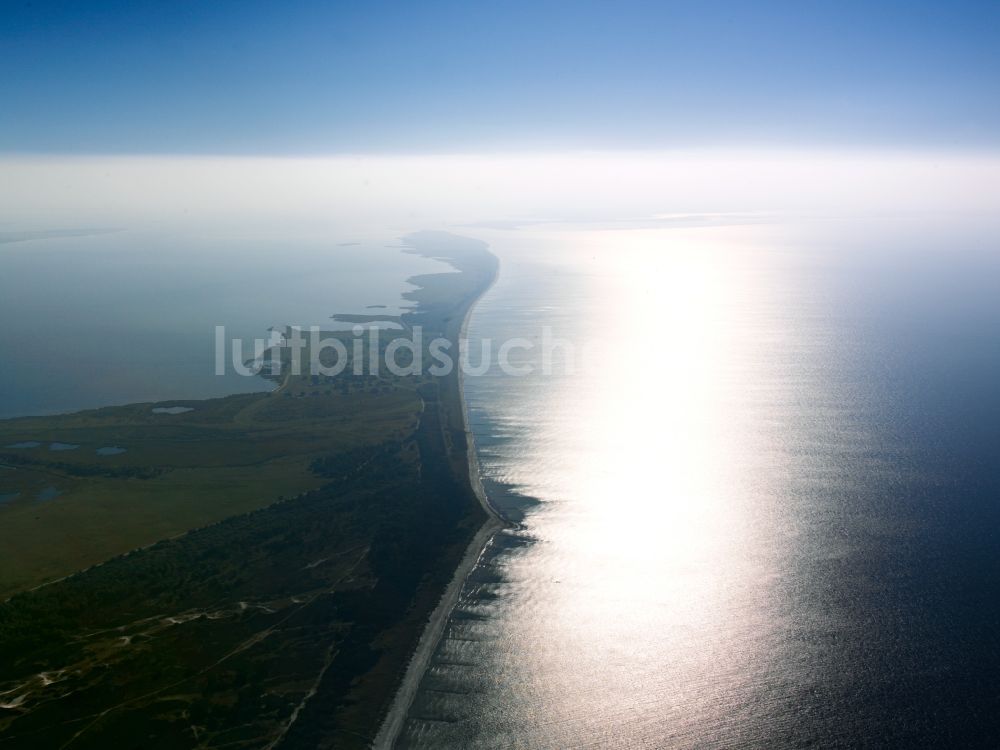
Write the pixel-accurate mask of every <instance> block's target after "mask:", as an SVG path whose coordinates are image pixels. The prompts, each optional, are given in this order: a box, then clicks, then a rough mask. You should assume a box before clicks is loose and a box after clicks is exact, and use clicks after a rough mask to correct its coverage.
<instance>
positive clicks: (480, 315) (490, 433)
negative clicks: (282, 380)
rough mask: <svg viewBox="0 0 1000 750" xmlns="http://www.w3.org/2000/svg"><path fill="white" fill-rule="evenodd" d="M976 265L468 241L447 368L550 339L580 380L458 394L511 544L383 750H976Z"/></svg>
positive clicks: (964, 232)
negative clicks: (481, 273)
mask: <svg viewBox="0 0 1000 750" xmlns="http://www.w3.org/2000/svg"><path fill="white" fill-rule="evenodd" d="M998 238H1000V233H997V232H996V231H994V230H993V229H988V230H981V229H976V230H973V229H971V228H970V227H969V226H967V225H966V224H964V223H961V222H954V223H952V224H945V225H941V224H936V225H935V224H929V223H924V224H921V225H917V224H916V223H914V222H907V221H902V220H885V221H881V222H878V221H871V222H864V223H860V222H859V223H854V224H851V223H846V222H833V221H831V222H826V223H820V224H813V225H811V226H803V227H793V226H788V227H775V226H764V227H717V228H711V229H692V230H669V231H664V230H651V229H649V230H643V229H636V230H631V231H612V230H608V231H601V230H592V231H587V232H579V231H572V230H566V231H555V230H553V231H546V232H542V231H538V232H532V231H528V230H524V231H521V232H518V233H506V234H504V233H496V234H494V235H491V236H490V237H489V238H488V239H490V240H491V241H492V242H493V245H494V247H495V249H496V250H497V251H498V253H499V254H500V255H501V257H502V275H501V279H500V281H499V283H498V284H497V286H496V287H494V289H493V290H492V291H491V292H490V293H489V294H488V296H487V297H486V298H484V300H483V301H482V302H481V303H480V305H479V306H478V307H477V308H476V310H475V312H474V314H473V317H472V320H471V325H470V330H469V336H470V339H471V342H472V347H473V348H472V350H473V351H477V349H476V342H477V341H479V340H481V339H483V338H486V337H489V338H493V339H504V338H505V337H507V336H522V337H528V338H532V337H533V336H535V334H536V332H538V331H539V329H540V328H541V327H543V326H551V327H552V329H553V331H554V333H555V334H556V335H557V336H559V337H562V338H565V339H566V340H569V341H572V342H575V343H577V344H581V343H582V342H587V341H594V342H597V343H596V351H597V353H598V356H597V358H596V360H595V361H594V362H592V363H591V364H590V365H588V366H584V367H579V368H577V370H576V371H575V372H573V373H567V372H565V371H562V372H560V371H559V369H558V368H556V371H555V374H554V375H553V376H551V377H545V376H541V375H532V376H527V377H512V376H509V375H504V374H502V373H501V372H499V370H498V368H496V367H494V368H493V370H492V371H491V372H490V374H489V375H487V376H483V377H478V378H475V377H470V378H467V379H466V386H465V387H466V394H467V397H468V401H469V404H470V410H471V416H472V424H473V429H474V431H475V433H476V439H477V441H478V450H479V457H480V462H481V465H482V468H483V472H484V474H485V477H486V483H487V486H488V489H489V491H490V492H491V494H492V496H493V497H494V498H495V500H496V501H497V502H498V503H499V504H500V505H503V506H505V507H507V508H508V509H512V510H513V511H514V512H517V513H523V514H524V521H523V526H522V528H520V529H517V530H511V531H507V532H503V533H501V534H500V535H499V536H498V537H497V538H496V539H495V540H494V543H493V545H492V546H491V547H490V548H489V549H488V550H487V551H486V553H485V554H484V556H483V558H482V560H481V562H480V565H479V566H478V568H477V569H476V570H475V571H474V573H473V574H472V575H471V577H470V579H469V580H468V581H467V583H466V586H465V590H464V592H463V596H462V600H461V603H460V604H459V606H458V607H457V609H456V610H455V611H454V613H453V614H452V617H451V620H450V623H449V626H448V629H447V632H446V637H445V639H444V640H443V641H442V643H441V644H440V645H439V647H438V650H437V653H436V656H435V658H434V661H433V664H432V667H431V668H430V670H429V671H428V672H427V673H426V675H425V676H424V679H423V682H422V685H421V690H420V692H419V694H418V696H417V699H416V700H415V702H414V704H413V706H412V708H411V710H410V713H409V717H408V720H407V723H406V726H405V729H404V733H403V736H402V738H401V741H400V745H401V746H403V747H415V748H437V747H453V748H469V747H476V748H511V747H521V748H553V749H554V748H569V747H594V748H606V747H629V748H640V747H648V748H663V747H688V748H705V747H719V748H723V747H724V748H734V747H760V748H785V747H787V748H791V747H845V748H846V747H887V746H896V747H900V746H937V747H960V746H963V747H970V746H981V747H995V746H996V740H997V737H1000V689H998V683H997V677H996V675H997V674H1000V472H998V471H997V466H998V465H1000V241H998ZM538 356H539V352H538V351H537V349H536V350H535V351H533V352H529V353H528V354H526V355H525V358H526V361H528V360H531V358H532V357H535V358H536V360H535V361H537V357H538ZM527 499H531V502H530V503H529V502H527Z"/></svg>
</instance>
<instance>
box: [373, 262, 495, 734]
mask: <svg viewBox="0 0 1000 750" xmlns="http://www.w3.org/2000/svg"><path fill="white" fill-rule="evenodd" d="M499 276H500V266H499V259H498V261H497V268H496V270H495V271H494V273H493V276H492V277H491V278H490V280H489V283H488V284H486V285H485V286H484V287H483V288H482V290H481V291H480V292H479V294H478V295H476V297H475V298H474V299H473V300H472V301H471V302H470V304H469V307H468V308H467V309H466V311H465V315H464V317H463V319H462V325H461V327H460V328H459V332H458V340H459V342H461V341H462V340H463V339H464V338H465V333H466V329H467V327H468V324H469V319H470V318H471V317H472V311H473V310H474V309H475V307H476V304H477V303H478V302H479V300H480V299H482V298H483V296H485V295H486V293H487V292H488V291H489V290H490V289H492V288H493V285H494V284H495V283H496V280H497V278H498V277H499ZM457 373H458V376H457V378H456V382H457V387H458V399H459V405H460V408H461V412H462V425H463V427H464V429H465V436H466V460H467V462H468V476H469V486H470V488H471V489H472V492H473V494H474V495H475V496H476V499H477V500H478V501H479V504H480V505H481V506H482V508H483V510H484V511H485V512H486V514H487V519H486V521H485V522H484V523H483V525H482V526H480V527H479V530H478V531H477V532H476V534H475V536H474V537H473V538H472V541H471V542H469V546H468V547H467V548H466V550H465V554H464V555H463V556H462V560H461V562H460V563H459V565H458V568H456V570H455V573H454V575H453V576H452V579H451V581H450V582H449V583H448V587H447V588H446V589H445V591H444V593H443V594H442V595H441V600H440V601H439V602H438V604H437V606H436V607H435V608H434V611H433V612H432V613H431V616H430V618H429V619H428V621H427V625H426V626H425V627H424V631H423V633H421V635H420V640H419V641H418V642H417V647H416V648H415V649H414V651H413V655H412V656H411V657H410V662H409V664H408V665H407V667H406V673H405V674H404V675H403V679H402V680H401V681H400V683H399V686H398V687H397V688H396V694H395V695H394V696H393V699H392V704H391V705H390V707H389V711H388V712H387V713H386V715H385V718H384V719H383V720H382V725H381V726H380V727H379V730H378V734H377V735H376V736H375V739H374V741H373V742H372V747H373V748H376V750H391V748H393V747H395V745H396V741H397V740H398V739H399V735H400V733H401V732H402V730H403V725H404V724H405V723H406V716H407V714H408V713H409V710H410V706H412V705H413V700H414V698H416V695H417V691H418V690H419V688H420V681H421V680H422V679H423V676H424V674H425V673H426V671H427V669H428V667H429V666H430V662H431V658H432V657H433V656H434V652H435V651H436V650H437V646H438V644H439V643H440V642H441V638H442V636H443V635H444V630H445V627H446V626H447V625H448V620H449V618H450V617H451V613H452V611H453V610H454V609H455V606H456V605H457V604H458V601H459V598H460V596H461V594H462V588H463V587H464V586H465V581H466V579H467V578H468V577H469V574H470V573H471V572H472V571H473V569H474V568H475V567H476V565H477V564H478V563H479V560H480V559H481V558H482V556H483V553H484V552H485V551H486V549H487V548H488V547H489V544H490V542H491V541H492V540H493V537H494V536H495V535H496V533H497V532H498V531H500V530H501V529H503V528H505V527H507V526H509V525H510V521H508V520H507V519H506V518H505V517H504V516H503V514H502V513H501V512H500V511H499V510H498V509H497V508H496V507H494V506H493V504H492V503H491V502H490V499H489V496H488V495H487V494H486V490H485V489H484V488H483V482H482V478H481V477H480V473H479V459H478V457H477V456H476V443H475V436H474V435H473V433H472V429H471V428H470V426H469V412H468V405H467V404H466V400H465V382H464V378H463V373H462V368H461V367H459V368H458V370H457Z"/></svg>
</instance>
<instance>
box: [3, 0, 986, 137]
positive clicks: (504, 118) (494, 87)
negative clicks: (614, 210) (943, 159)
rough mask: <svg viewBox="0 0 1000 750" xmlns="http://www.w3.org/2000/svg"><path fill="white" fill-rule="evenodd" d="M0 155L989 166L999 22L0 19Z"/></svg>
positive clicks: (681, 5) (163, 7)
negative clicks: (954, 153) (580, 152)
mask: <svg viewBox="0 0 1000 750" xmlns="http://www.w3.org/2000/svg"><path fill="white" fill-rule="evenodd" d="M0 70H2V71H4V74H3V75H0V102H3V106H2V110H0V153H7V154H193V155H197V154H219V155H315V154H345V153H347V154H349V153H402V154H407V153H462V152H479V153H483V152H503V151H512V150H513V151H524V150H528V151H530V150H540V151H553V150H572V149H598V150H599V149H626V150H628V149H677V148H702V147H756V148H774V147H794V148H815V147H822V148H830V147H851V148H857V147H874V148H898V149H915V148H916V149H921V148H923V149H938V150H941V149H945V150H956V149H957V150H962V149H966V150H976V149H984V148H985V149H990V150H992V149H994V148H995V147H996V146H998V145H1000V3H998V2H995V1H992V2H975V1H970V0H965V1H962V0H959V1H958V2H940V1H934V2H926V1H925V0H911V1H910V2H895V1H894V0H888V1H886V2H854V1H853V0H846V1H842V2H810V1H809V0H798V1H796V2H768V1H767V0H762V1H761V2H720V1H713V0H704V1H702V2H635V1H631V0H629V1H626V2H586V1H584V2H546V1H545V0H530V1H528V2H524V1H521V0H511V1H509V2H502V3H501V2H491V3H479V2H470V1H469V0H465V1H464V2H437V1H435V0H428V1H427V2H407V3H396V2H379V1H377V0H376V1H367V2H360V1H358V2H354V1H350V2H319V1H317V0H304V1H298V2H296V1H294V0H292V1H291V2H281V3H276V2H257V1H256V0H240V2H231V1H229V0H220V1H217V2H211V3H205V2H188V1H187V0H174V1H173V2H148V1H145V0H131V1H129V2H109V1H107V0H91V1H90V2H78V1H72V0H71V1H69V2H63V3H59V2H39V1H35V2H30V3H29V2H22V1H20V0H3V2H2V22H0Z"/></svg>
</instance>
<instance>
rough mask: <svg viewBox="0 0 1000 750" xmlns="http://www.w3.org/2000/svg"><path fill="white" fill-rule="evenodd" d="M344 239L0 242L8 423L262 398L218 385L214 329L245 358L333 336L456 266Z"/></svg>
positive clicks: (374, 241) (392, 307)
mask: <svg viewBox="0 0 1000 750" xmlns="http://www.w3.org/2000/svg"><path fill="white" fill-rule="evenodd" d="M398 234H403V233H402V232H400V233H398ZM349 237H351V239H356V240H357V243H356V244H351V245H342V244H340V242H341V238H339V237H337V236H329V235H326V236H319V237H317V236H296V235H294V234H289V235H287V236H275V237H270V238H262V237H261V236H260V235H259V234H255V235H254V236H252V237H241V236H238V235H233V234H232V233H230V234H219V233H218V232H217V233H215V234H208V233H200V234H199V233H194V232H188V233H184V232H181V231H178V230H172V231H166V230H163V231H153V230H128V231H120V232H114V233H101V234H94V235H90V236H77V237H51V238H47V239H46V238H41V239H32V240H27V241H21V242H8V243H3V244H0V263H2V264H3V273H2V274H0V319H2V320H4V321H5V322H6V323H7V325H5V326H4V327H3V329H2V330H0V349H2V351H3V352H4V366H3V367H2V368H0V418H5V417H12V416H20V415H26V414H51V413H58V412H64V411H74V410H77V409H83V408H92V407H97V406H106V405H109V404H123V403H133V402H140V401H164V400H171V399H197V398H210V397H214V396H224V395H228V394H231V393H241V392H248V391H260V390H265V389H267V388H268V387H269V385H268V383H267V382H266V381H264V380H263V379H261V378H253V377H242V376H240V375H237V374H235V373H234V372H233V368H232V366H231V365H227V373H228V374H226V375H224V376H217V375H215V326H216V325H224V326H226V332H227V335H228V337H229V338H230V339H231V338H233V337H239V338H241V339H243V340H244V341H245V342H247V343H246V352H247V356H246V359H250V358H251V357H252V356H253V354H252V341H253V340H254V339H264V338H266V337H267V331H268V328H269V327H271V326H284V325H288V324H292V325H302V326H309V325H319V326H330V327H332V326H333V325H334V324H333V323H332V322H331V320H330V316H331V315H333V314H334V313H366V312H368V313H370V312H371V310H368V309H367V306H368V305H372V304H380V305H385V307H384V308H381V309H384V310H385V312H386V314H387V315H393V314H399V313H400V312H401V309H400V308H401V305H406V304H408V303H406V302H405V300H403V299H402V297H401V294H402V293H403V292H405V291H406V290H407V289H409V288H411V287H410V286H409V285H407V284H406V283H405V280H406V279H407V278H409V277H410V276H413V275H415V274H419V273H435V272H439V271H440V270H443V269H447V268H448V266H446V265H445V264H443V263H440V262H437V261H433V260H429V259H425V258H420V257H417V256H413V255H408V254H403V253H401V252H400V250H399V244H400V243H399V240H398V239H397V237H398V235H394V234H392V233H390V232H387V233H385V234H384V235H382V236H379V237H374V238H373V237H367V236H364V237H357V238H354V237H352V236H349ZM345 241H346V240H345Z"/></svg>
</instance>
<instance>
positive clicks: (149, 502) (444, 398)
mask: <svg viewBox="0 0 1000 750" xmlns="http://www.w3.org/2000/svg"><path fill="white" fill-rule="evenodd" d="M411 242H412V243H413V245H414V246H415V250H416V251H418V252H423V253H425V254H426V253H429V252H430V251H431V250H433V252H434V254H435V255H438V256H439V257H444V258H445V259H447V260H449V262H451V263H452V264H453V265H454V266H455V267H456V268H457V269H458V270H459V271H460V273H451V274H441V275H431V276H427V277H417V278H416V279H414V282H415V283H417V284H418V289H417V290H415V291H414V292H413V293H411V294H412V299H413V300H414V302H416V303H417V307H416V309H415V310H414V311H413V312H412V313H408V314H407V315H406V316H404V317H405V318H406V324H407V325H408V326H412V325H417V324H419V325H421V326H423V327H424V328H425V331H426V333H427V334H428V337H430V336H433V335H445V336H448V337H449V338H453V337H457V332H458V328H459V326H460V325H461V321H462V319H463V318H464V316H465V313H466V311H467V309H468V307H469V305H471V304H472V302H473V301H474V299H475V298H476V297H477V296H478V294H479V293H481V291H482V289H483V288H485V286H486V285H487V284H488V283H489V281H490V280H491V279H492V277H493V275H494V274H495V270H496V266H495V259H494V258H493V257H492V256H491V255H489V253H488V252H486V250H485V247H484V246H482V245H481V244H479V243H474V242H469V241H463V240H461V239H459V238H454V237H452V236H450V235H428V234H424V235H418V236H416V237H414V238H411ZM442 277H446V278H442ZM349 372H350V371H349V370H348V373H349ZM348 373H345V374H343V375H339V376H336V377H334V378H330V379H326V378H316V377H310V376H299V377H287V378H283V379H282V380H281V388H280V389H279V390H277V391H276V392H274V393H270V394H252V395H241V396H233V397H230V398H225V399H214V400H211V401H191V402H172V403H171V404H170V406H184V407H188V408H190V409H192V410H191V411H188V412H184V413H180V414H154V413H153V411H152V408H153V406H154V405H152V404H133V405H129V406H124V407H113V408H108V409H100V410H96V411H90V412H81V413H79V414H74V415H65V416H60V417H46V418H30V419H18V420H8V421H5V422H0V446H11V445H16V444H23V443H25V442H31V441H36V442H39V443H42V445H40V446H38V447H33V448H27V447H22V448H10V447H7V448H0V452H2V458H0V463H3V465H4V467H5V468H4V469H2V470H0V471H2V473H0V477H2V480H0V481H3V482H4V484H2V485H0V487H2V488H3V489H2V490H0V495H3V496H9V495H11V494H13V493H15V492H16V493H18V497H15V498H13V499H11V498H9V497H8V499H6V500H5V501H4V502H3V505H2V506H0V554H2V555H3V558H2V559H0V576H3V577H2V578H0V586H3V587H5V590H6V591H7V592H18V593H16V594H15V595H14V596H12V597H11V598H10V599H8V600H7V601H6V602H4V603H2V604H0V748H7V747H11V748H22V747H24V748H38V747H41V748H45V747H80V748H84V747H95V748H98V747H99V748H107V747H115V748H129V747H137V748H138V747H142V748H155V747H163V748H175V747H222V746H225V747H248V748H249V747H283V748H295V747H310V748H311V747H363V746H366V745H367V744H368V743H369V742H370V740H371V738H372V737H373V736H374V734H375V731H376V729H377V727H378V723H379V720H380V718H381V716H382V714H383V713H384V711H385V709H386V708H387V706H388V704H389V702H390V700H391V697H392V693H393V690H394V687H395V685H396V683H397V682H398V680H399V678H400V676H401V675H402V673H403V670H404V668H405V664H406V661H407V658H408V655H409V654H410V652H411V650H412V649H413V647H414V645H415V643H416V641H417V638H418V637H419V634H420V631H421V628H422V626H423V623H424V622H425V620H426V618H427V616H428V614H429V613H430V612H431V610H432V609H433V607H434V605H435V603H436V601H437V600H438V598H439V597H440V595H441V592H442V591H443V589H444V587H445V585H446V583H447V581H448V579H449V578H450V576H451V573H452V570H453V569H454V567H455V565H456V564H457V562H458V560H459V559H460V558H461V556H462V553H463V552H464V549H465V546H466V545H467V544H468V542H469V540H470V539H471V538H472V537H473V535H474V534H475V531H476V529H477V528H478V527H479V526H480V525H481V523H482V521H483V519H484V517H485V516H484V513H483V511H482V509H481V508H480V506H479V505H478V502H477V501H476V498H475V496H474V494H473V492H472V491H471V488H470V483H469V475H468V462H467V461H466V460H465V448H466V437H465V432H464V422H463V420H462V414H461V398H460V394H459V392H458V378H457V375H456V374H454V373H453V374H452V375H449V376H448V377H437V378H431V377H428V376H404V377H395V376H390V375H385V376H379V377H360V378H358V377H354V376H351V375H349V374H348ZM158 406H163V405H158ZM52 443H62V444H67V445H77V446H79V447H77V448H74V449H72V450H51V449H50V448H49V447H48V446H50V445H51V444H52ZM112 446H115V447H120V448H124V449H125V452H124V453H117V454H114V455H99V454H97V453H96V451H97V449H98V448H103V447H112ZM48 488H53V489H54V490H55V491H57V492H58V493H59V494H57V495H55V496H50V495H51V493H48V494H46V493H45V492H44V491H45V490H47V489H48ZM39 493H42V494H43V495H44V496H46V497H48V499H39ZM87 566H90V567H87ZM83 568H86V569H85V570H82V569H83ZM53 579H58V580H54V581H53ZM44 581H53V582H50V583H48V584H47V585H44V586H42V587H40V588H35V589H34V590H27V589H29V588H31V587H33V586H36V585H37V584H38V583H40V582H44Z"/></svg>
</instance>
